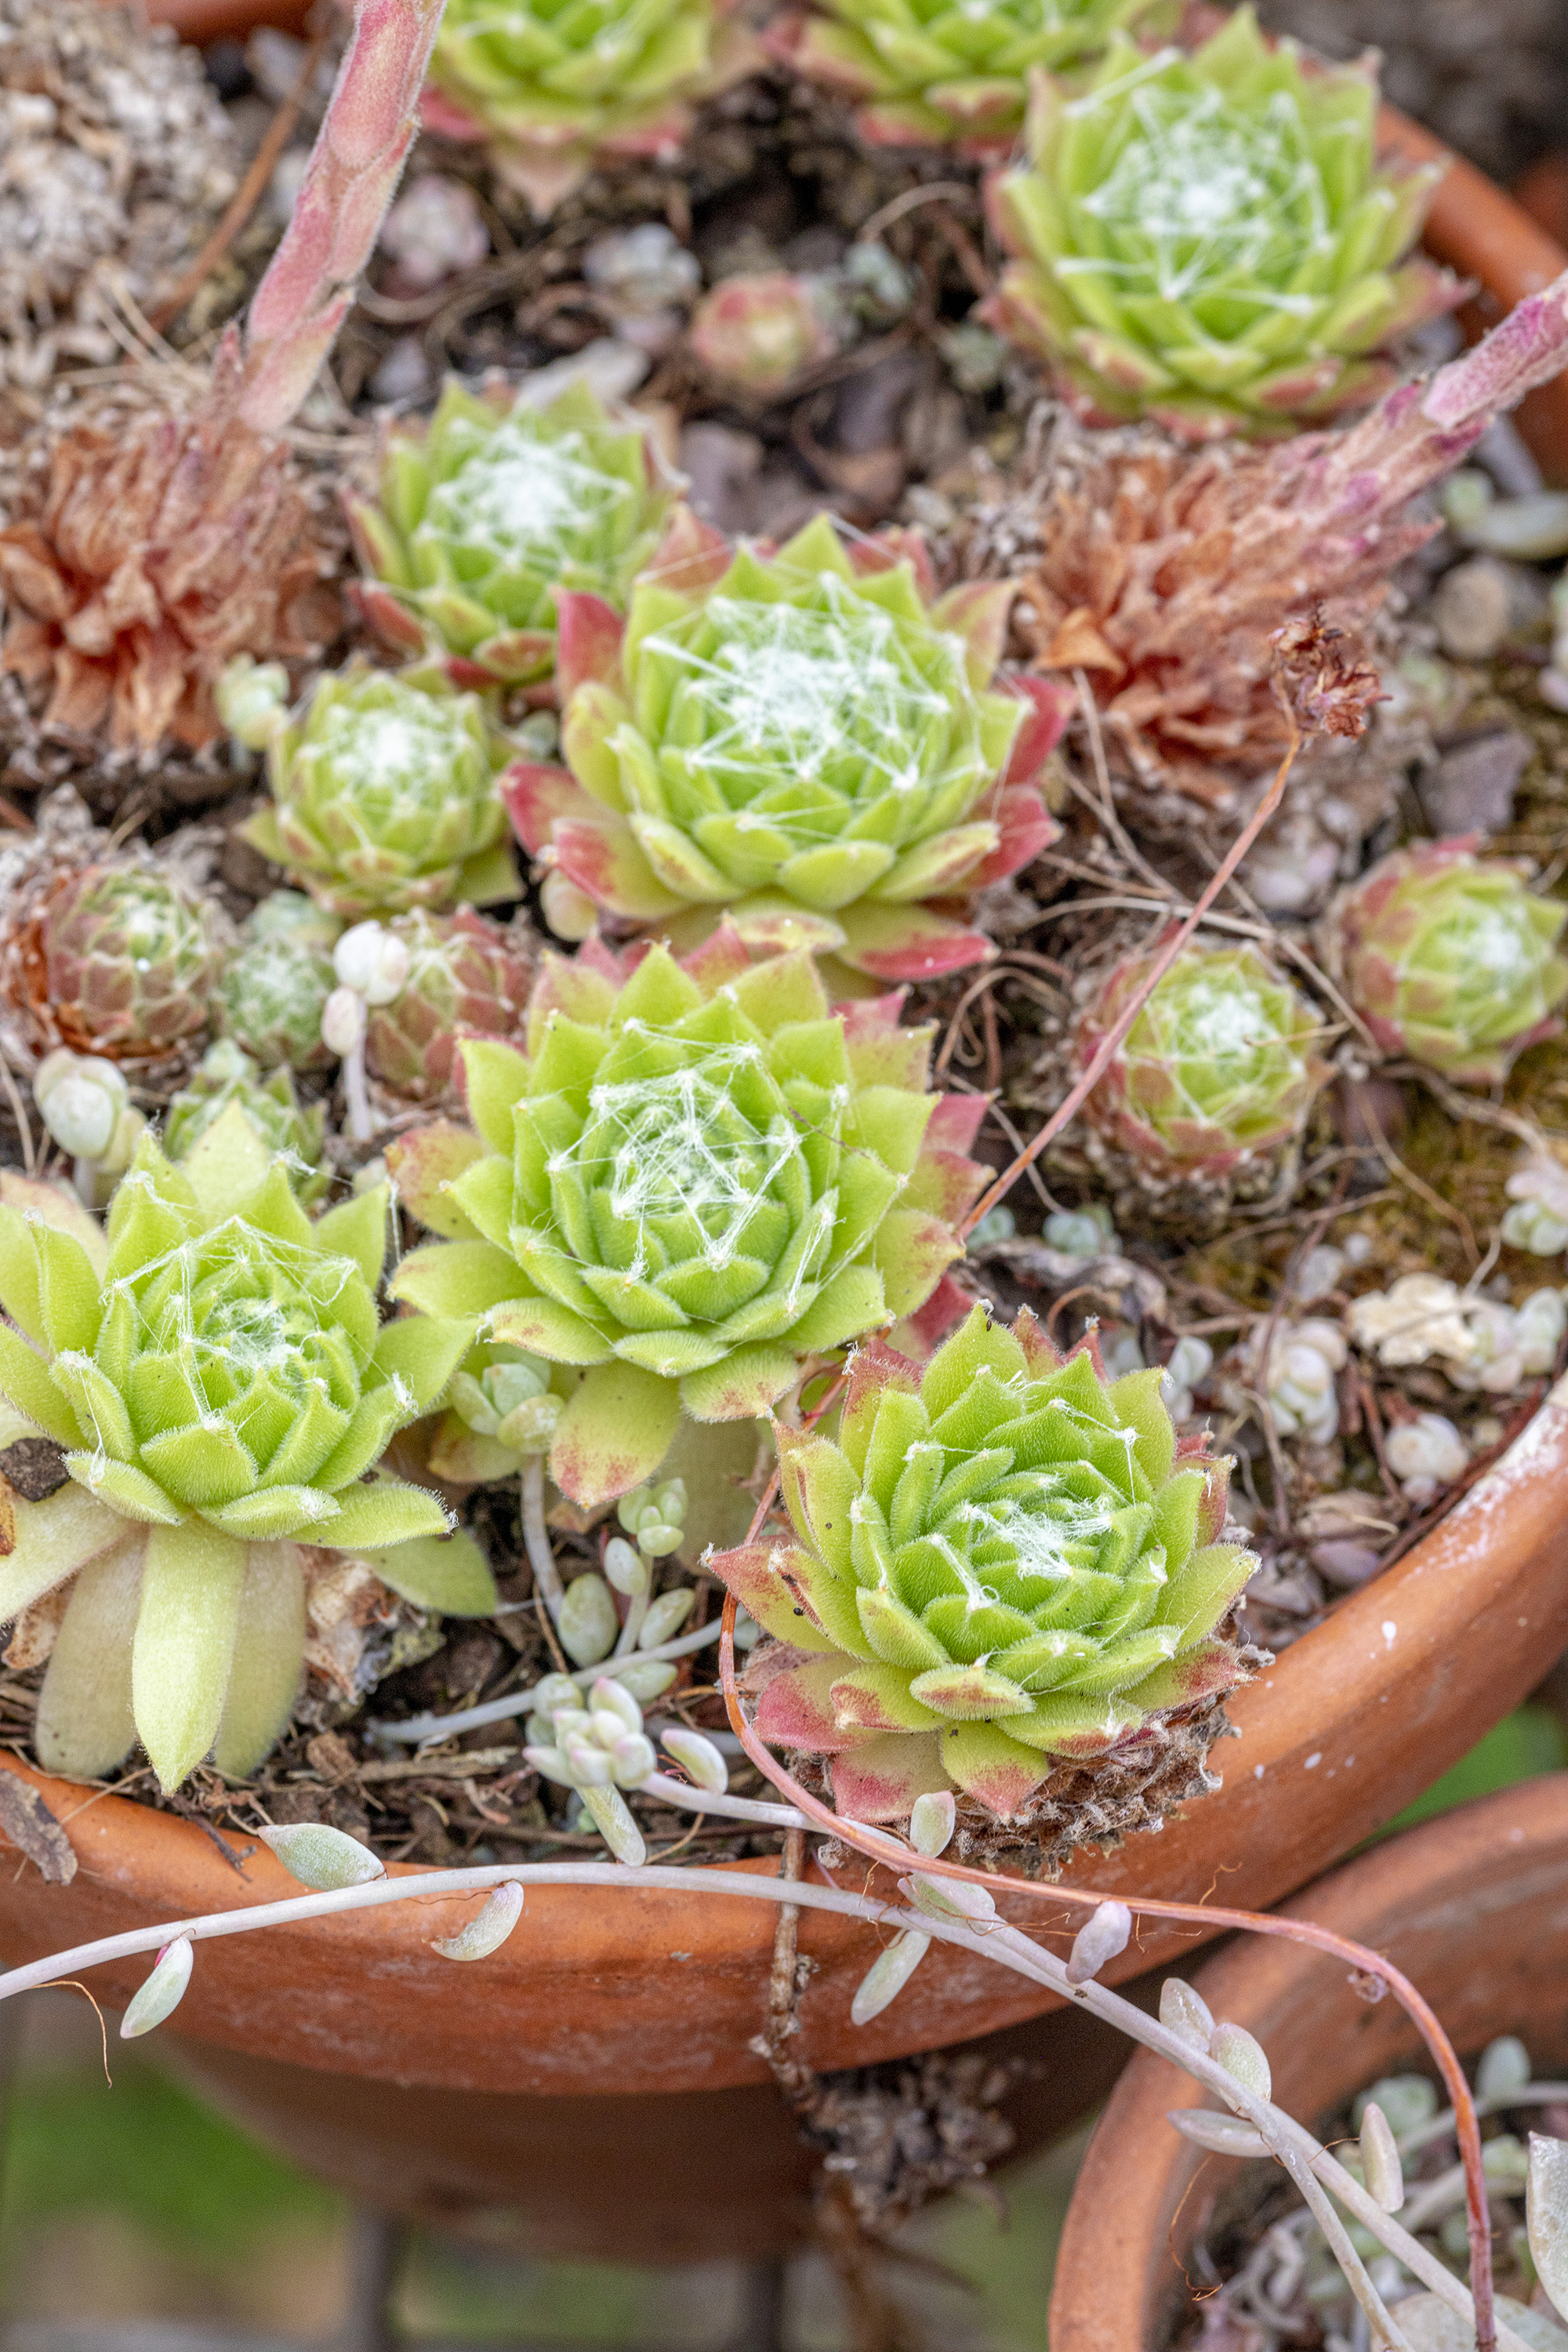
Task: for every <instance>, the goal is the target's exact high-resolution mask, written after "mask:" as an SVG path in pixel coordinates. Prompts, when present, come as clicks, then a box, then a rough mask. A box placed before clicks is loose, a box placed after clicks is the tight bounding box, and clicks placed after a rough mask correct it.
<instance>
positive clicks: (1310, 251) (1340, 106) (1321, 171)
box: [988, 8, 1463, 440]
mask: <svg viewBox="0 0 1568 2352" xmlns="http://www.w3.org/2000/svg"><path fill="white" fill-rule="evenodd" d="M1376 106H1377V89H1376V82H1375V79H1374V77H1373V73H1372V71H1371V70H1370V69H1369V68H1368V67H1367V66H1366V65H1365V64H1353V65H1345V66H1332V67H1331V66H1324V65H1321V64H1310V65H1309V64H1305V63H1303V61H1302V59H1301V58H1300V55H1299V53H1298V51H1297V50H1296V48H1295V47H1294V45H1293V44H1292V43H1290V42H1289V41H1282V42H1280V43H1279V45H1278V47H1269V46H1268V44H1266V43H1265V41H1264V40H1263V38H1262V37H1261V36H1260V34H1259V33H1258V27H1257V25H1256V23H1255V22H1254V19H1253V16H1252V11H1251V9H1250V8H1238V9H1237V11H1236V13H1235V15H1234V16H1231V17H1230V18H1229V19H1228V21H1227V22H1226V24H1225V25H1224V26H1222V28H1221V29H1220V30H1219V31H1218V32H1217V33H1215V35H1214V36H1213V37H1212V38H1211V39H1209V40H1207V41H1205V43H1204V45H1203V46H1202V47H1201V48H1199V49H1197V50H1195V51H1194V52H1193V53H1192V54H1190V55H1189V54H1186V53H1184V52H1183V51H1181V50H1178V49H1164V50H1162V51H1161V52H1160V53H1159V55H1158V56H1157V57H1154V58H1150V57H1146V56H1144V55H1143V54H1142V52H1141V51H1140V50H1139V49H1138V48H1137V47H1135V46H1134V44H1133V43H1132V42H1131V40H1129V39H1128V38H1127V37H1126V36H1125V35H1119V36H1118V37H1117V38H1116V39H1115V40H1113V42H1112V43H1111V46H1110V49H1109V50H1108V52H1107V54H1106V56H1105V58H1104V60H1103V62H1102V63H1101V64H1100V66H1099V68H1097V69H1096V71H1095V73H1094V74H1093V76H1092V78H1091V79H1090V80H1089V84H1088V86H1087V88H1086V89H1082V90H1079V91H1075V92H1073V93H1069V92H1068V90H1066V89H1062V88H1061V87H1059V86H1058V85H1057V84H1055V83H1053V82H1052V81H1051V80H1050V79H1048V78H1047V77H1046V76H1043V75H1042V76H1040V77H1038V78H1037V81H1036V83H1035V86H1034V92H1033V95H1032V98H1031V101H1030V107H1029V121H1028V128H1027V132H1026V140H1027V146H1028V152H1029V159H1030V160H1029V162H1028V163H1026V165H1025V166H1023V167H1022V168H1021V169H1019V170H1016V171H1013V172H1008V173H1005V174H1004V175H1003V176H1002V177H1001V178H1000V179H999V180H998V181H997V182H996V184H995V186H994V191H993V197H994V218H995V223H996V226H997V230H998V233H999V234H1000V236H1001V237H1002V239H1003V241H1004V243H1005V245H1006V246H1007V247H1008V249H1009V250H1010V251H1011V252H1012V253H1013V254H1015V255H1016V257H1017V258H1016V260H1015V261H1014V262H1013V264H1012V265H1011V266H1010V267H1009V268H1007V269H1006V270H1005V272H1004V274H1003V277H1002V279H1001V282H1000V284H999V286H998V288H997V291H996V295H995V297H994V302H993V305H992V307H991V310H990V312H989V313H988V315H989V316H990V317H991V319H992V321H993V323H994V324H996V325H998V326H1001V327H1002V328H1004V329H1005V331H1006V332H1008V333H1009V334H1011V335H1012V336H1013V337H1014V338H1015V340H1016V341H1019V342H1021V343H1023V344H1024V345H1025V346H1026V348H1028V349H1030V350H1032V351H1035V352H1039V353H1041V354H1042V355H1043V356H1044V357H1046V358H1047V360H1048V361H1049V362H1050V363H1051V365H1052V367H1053V369H1054V371H1055V372H1056V373H1057V375H1058V378H1059V379H1060V381H1061V383H1062V385H1063V388H1064V390H1065V391H1066V393H1067V394H1068V397H1069V398H1070V399H1071V400H1072V401H1073V402H1074V403H1075V404H1077V405H1078V406H1079V410H1080V412H1081V413H1082V414H1084V415H1087V416H1089V418H1090V419H1091V420H1092V421H1094V422H1095V423H1099V424H1107V423H1110V422H1113V421H1114V420H1116V419H1118V418H1128V417H1138V416H1151V417H1152V418H1154V419H1155V420H1156V421H1157V422H1158V423H1160V424H1162V425H1166V426H1167V427H1169V428H1170V429H1172V430H1173V431H1175V432H1177V433H1181V434H1185V435H1189V436H1192V437H1194V438H1195V439H1199V440H1205V439H1212V438H1213V437H1214V436H1215V435H1218V434H1223V433H1226V432H1230V431H1234V430H1236V429H1237V427H1243V428H1245V429H1246V430H1247V431H1250V432H1276V433H1286V432H1289V431H1290V430H1292V429H1293V427H1294V425H1295V423H1296V421H1297V420H1299V419H1300V418H1303V417H1322V416H1331V415H1338V414H1339V413H1340V412H1341V411H1342V410H1343V409H1345V408H1348V407H1354V406H1357V405H1360V404H1365V403H1366V402H1368V401H1371V400H1373V399H1375V398H1376V397H1377V395H1378V394H1380V393H1381V392H1383V391H1384V389H1385V388H1386V387H1387V386H1388V385H1389V384H1390V383H1392V382H1393V381H1394V369H1393V366H1392V363H1391V362H1388V361H1387V360H1385V359H1379V358H1376V357H1373V356H1371V355H1372V354H1375V353H1377V352H1380V351H1382V350H1383V349H1384V347H1385V346H1386V345H1387V344H1388V343H1389V341H1391V340H1392V339H1393V338H1394V336H1396V335H1399V334H1401V333H1403V332H1405V330H1406V329H1408V328H1410V327H1412V326H1414V325H1415V324H1417V323H1418V322H1419V321H1421V320H1424V319H1428V318H1431V317H1434V316H1436V315H1437V314H1438V313H1440V312H1441V311H1443V310H1446V309H1447V308H1449V307H1450V306H1451V305H1452V304H1453V303H1454V302H1455V301H1457V300H1458V299H1459V296H1460V294H1461V292H1462V290H1463V289H1462V288H1461V287H1460V285H1459V283H1458V280H1457V279H1455V278H1452V277H1450V276H1449V275H1448V274H1447V272H1444V271H1441V270H1439V269H1437V268H1436V267H1435V266H1434V265H1433V264H1431V263H1429V262H1426V261H1423V260H1420V259H1411V260H1404V259H1403V258H1402V257H1404V256H1405V254H1406V253H1407V252H1408V250H1409V248H1410V247H1411V246H1412V245H1413V244H1414V243H1415V238H1416V236H1418V234H1419V232H1420V228H1421V223H1422V220H1423V218H1424V216H1425V214H1426V205H1427V203H1428V201H1429V199H1430V196H1431V192H1432V189H1433V186H1434V185H1435V184H1436V180H1437V178H1438V177H1439V176H1440V173H1439V169H1438V168H1437V167H1434V166H1431V165H1422V166H1419V167H1416V168H1415V169H1413V170H1407V171H1403V172H1400V171H1396V170H1394V169H1393V168H1388V169H1384V170H1379V169H1378V168H1377V165H1376V161H1375V156H1374V152H1373V132H1374V118H1375V112H1376Z"/></svg>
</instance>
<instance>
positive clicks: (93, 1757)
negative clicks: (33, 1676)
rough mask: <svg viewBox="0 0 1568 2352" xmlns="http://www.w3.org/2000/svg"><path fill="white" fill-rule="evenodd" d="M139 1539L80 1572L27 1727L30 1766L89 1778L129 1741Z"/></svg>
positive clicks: (104, 1769) (109, 1766) (112, 1762)
mask: <svg viewBox="0 0 1568 2352" xmlns="http://www.w3.org/2000/svg"><path fill="white" fill-rule="evenodd" d="M144 1549H145V1539H144V1538H143V1537H142V1535H141V1534H140V1533H138V1534H136V1535H132V1536H126V1535H125V1534H124V1532H123V1522H121V1540H120V1541H119V1542H118V1543H117V1544H115V1545H114V1546H113V1548H112V1549H110V1550H109V1551H106V1552H101V1553H100V1554H99V1556H98V1558H97V1559H92V1560H89V1562H88V1564H87V1566H86V1567H85V1568H84V1569H83V1570H81V1573H80V1575H79V1577H78V1578H77V1580H76V1583H75V1585H74V1587H73V1588H72V1591H71V1597H70V1600H69V1601H68V1603H67V1605H66V1613H65V1616H64V1618H63V1619H62V1621H61V1622H60V1627H59V1631H58V1633H57V1634H56V1635H55V1646H54V1648H53V1650H52V1651H51V1652H50V1654H49V1663H48V1666H47V1669H46V1671H45V1675H44V1686H43V1689H42V1690H41V1691H40V1692H39V1694H38V1711H37V1718H36V1720H35V1723H34V1727H33V1738H34V1744H35V1747H36V1749H37V1758H38V1762H39V1763H40V1764H41V1765H42V1767H43V1769H44V1770H45V1771H46V1772H58V1773H59V1774H60V1775H61V1776H62V1778H63V1779H65V1780H101V1779H102V1777H103V1776H104V1774H105V1773H108V1772H111V1771H112V1770H113V1769H114V1768H115V1766H116V1765H117V1764H119V1763H121V1762H122V1761H123V1759H124V1758H125V1757H126V1755H127V1754H128V1753H129V1751H130V1749H131V1748H132V1746H133V1745H134V1742H135V1739H136V1721H135V1717H134V1716H133V1715H132V1706H131V1652H132V1642H133V1641H134V1639H135V1634H136V1621H137V1617H138V1615H139V1613H140V1611H141V1607H142V1552H143V1550H144Z"/></svg>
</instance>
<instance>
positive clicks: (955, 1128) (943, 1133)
mask: <svg viewBox="0 0 1568 2352" xmlns="http://www.w3.org/2000/svg"><path fill="white" fill-rule="evenodd" d="M989 1108H990V1105H989V1103H988V1102H987V1100H986V1098H985V1097H984V1095H938V1097H937V1098H936V1108H935V1109H934V1110H933V1111H932V1113H931V1121H930V1124H929V1125H928V1127H927V1129H926V1132H925V1139H926V1142H927V1144H928V1146H931V1148H933V1149H935V1150H942V1151H958V1152H965V1153H966V1152H967V1151H968V1150H969V1149H970V1147H971V1145H972V1144H973V1141H974V1139H975V1137H976V1136H977V1135H978V1134H979V1132H980V1129H981V1126H982V1123H983V1121H984V1118H985V1114H986V1111H987V1110H988V1109H989Z"/></svg>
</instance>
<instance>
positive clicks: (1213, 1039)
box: [1073, 941, 1329, 1177]
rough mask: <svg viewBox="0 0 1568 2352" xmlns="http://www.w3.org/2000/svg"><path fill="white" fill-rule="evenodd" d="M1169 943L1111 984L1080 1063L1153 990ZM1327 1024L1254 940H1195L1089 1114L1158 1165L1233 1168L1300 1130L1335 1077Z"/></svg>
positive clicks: (1085, 1034)
mask: <svg viewBox="0 0 1568 2352" xmlns="http://www.w3.org/2000/svg"><path fill="white" fill-rule="evenodd" d="M1161 945H1163V941H1162V942H1159V943H1157V944H1156V945H1155V947H1154V948H1153V949H1152V950H1150V951H1149V952H1148V953H1145V954H1142V955H1134V956H1129V957H1127V958H1126V959H1125V960H1124V961H1122V962H1121V963H1119V964H1117V965H1116V966H1115V967H1114V969H1113V970H1112V971H1110V972H1109V973H1108V974H1107V975H1106V977H1105V979H1104V980H1103V981H1102V982H1100V986H1099V987H1098V989H1097V990H1096V992H1095V994H1094V996H1093V998H1092V1000H1091V1002H1090V1003H1089V1005H1088V1006H1087V1008H1086V1009H1085V1011H1084V1013H1083V1015H1082V1017H1081V1019H1080V1020H1079V1025H1078V1030H1077V1033H1076V1035H1075V1037H1074V1040H1073V1063H1074V1066H1075V1068H1076V1069H1079V1070H1084V1069H1087V1068H1088V1066H1089V1064H1090V1062H1092V1061H1093V1059H1094V1057H1095V1055H1096V1054H1097V1053H1098V1052H1099V1051H1100V1045H1101V1043H1102V1042H1103V1040H1104V1039H1105V1038H1106V1037H1107V1036H1108V1035H1109V1034H1110V1031H1111V1030H1112V1029H1113V1028H1114V1027H1115V1025H1116V1024H1117V1022H1118V1021H1119V1020H1120V1019H1121V1015H1122V1013H1123V1011H1124V1009H1125V1008H1126V1006H1127V1005H1128V1004H1129V1003H1131V1001H1132V1000H1133V999H1134V998H1135V997H1137V996H1138V995H1139V994H1140V993H1141V992H1142V990H1143V988H1144V987H1145V985H1146V983H1147V981H1148V976H1149V972H1150V971H1151V969H1152V965H1153V964H1154V962H1155V961H1156V960H1157V957H1158V955H1159V952H1160V946H1161ZM1322 1025H1323V1024H1322V1023H1321V1019H1320V1018H1319V1015H1318V1013H1316V1011H1315V1010H1314V1008H1313V1006H1312V1005H1311V1004H1310V1002H1309V1001H1308V999H1307V998H1306V997H1304V996H1303V995H1302V994H1301V992H1300V990H1299V989H1297V988H1295V987H1293V986H1292V985H1291V983H1290V982H1289V981H1288V980H1286V979H1285V978H1284V977H1283V976H1282V975H1281V974H1280V973H1279V971H1276V969H1275V968H1274V966H1273V964H1272V963H1270V961H1269V960H1268V957H1267V956H1266V955H1264V954H1263V952H1262V951H1261V950H1259V949H1258V948H1256V947H1254V946H1253V945H1252V944H1251V943H1250V941H1248V942H1246V943H1244V944H1242V945H1241V946H1237V947H1229V946H1227V947H1215V946H1212V945H1204V944H1201V943H1198V942H1194V944H1193V945H1192V946H1191V947H1189V948H1187V949H1185V950H1184V952H1183V953H1182V954H1181V955H1179V956H1178V957H1177V958H1176V961H1175V962H1174V963H1173V965H1172V966H1171V969H1170V970H1169V971H1167V972H1166V973H1165V974H1164V976H1163V979H1161V980H1160V981H1159V982H1158V983H1157V984H1156V986H1155V987H1154V988H1153V989H1152V991H1151V992H1150V993H1149V995H1148V998H1147V1000H1146V1002H1145V1003H1143V1005H1142V1011H1141V1012H1140V1013H1139V1014H1138V1017H1137V1019H1136V1020H1135V1021H1134V1022H1133V1024H1132V1026H1131V1029H1130V1030H1129V1031H1128V1033H1127V1034H1126V1036H1125V1037H1124V1038H1123V1039H1122V1041H1121V1045H1119V1046H1118V1047H1117V1049H1116V1052H1115V1055H1113V1057H1112V1059H1111V1061H1110V1065H1109V1066H1108V1067H1107V1069H1106V1070H1105V1072H1104V1074H1103V1076H1101V1077H1100V1079H1099V1081H1098V1082H1097V1084H1096V1086H1095V1087H1094V1091H1093V1092H1092V1094H1091V1095H1090V1096H1089V1100H1088V1102H1087V1103H1086V1104H1085V1106H1084V1115H1085V1117H1086V1118H1088V1120H1089V1124H1090V1125H1091V1126H1092V1127H1094V1128H1096V1129H1098V1130H1099V1131H1100V1134H1101V1135H1103V1136H1104V1137H1105V1139H1106V1140H1107V1141H1108V1142H1110V1143H1113V1144H1115V1145H1117V1146H1118V1147H1119V1149H1121V1150H1123V1151H1127V1152H1130V1153H1131V1156H1132V1157H1133V1159H1135V1160H1138V1161H1139V1163H1140V1164H1141V1165H1142V1167H1144V1168H1146V1169H1147V1170H1148V1171H1150V1172H1151V1174H1152V1175H1155V1176H1159V1177H1166V1176H1175V1175H1184V1174H1185V1175H1204V1176H1212V1177H1219V1176H1225V1175H1226V1174H1228V1173H1229V1172H1230V1171H1232V1170H1234V1169H1236V1168H1238V1167H1240V1166H1241V1165H1243V1164H1244V1163H1245V1162H1247V1160H1252V1159H1254V1158H1256V1157H1258V1156H1259V1155H1261V1154H1263V1153H1266V1152H1268V1151H1271V1150H1278V1149H1279V1147H1280V1146H1282V1145H1284V1144H1287V1143H1289V1141H1290V1140H1291V1139H1292V1138H1293V1137H1295V1136H1298V1135H1299V1134H1300V1131H1301V1129H1302V1127H1303V1126H1304V1124H1305V1122H1306V1118H1307V1114H1308V1112H1309V1110H1310V1108H1311V1104H1312V1100H1313V1097H1314V1096H1315V1095H1316V1094H1317V1093H1318V1091H1319V1089H1320V1087H1321V1086H1322V1084H1323V1082H1324V1080H1325V1079H1326V1078H1327V1077H1328V1076H1329V1070H1328V1066H1327V1064H1326V1063H1324V1062H1323V1061H1321V1059H1320V1058H1319V1057H1318V1055H1317V1054H1316V1053H1315V1052H1314V1050H1313V1048H1314V1046H1315V1045H1316V1043H1317V1041H1318V1039H1319V1038H1320V1037H1321V1034H1322Z"/></svg>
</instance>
